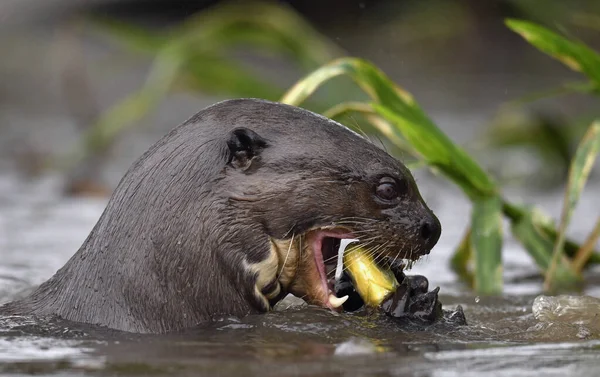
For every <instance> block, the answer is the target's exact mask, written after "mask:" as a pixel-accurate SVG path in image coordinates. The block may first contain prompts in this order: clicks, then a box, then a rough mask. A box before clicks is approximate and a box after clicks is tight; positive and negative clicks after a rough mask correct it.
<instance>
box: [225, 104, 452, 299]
mask: <svg viewBox="0 0 600 377" xmlns="http://www.w3.org/2000/svg"><path fill="white" fill-rule="evenodd" d="M227 117H228V116H226V117H225V118H227ZM235 119H236V120H235V121H234V120H233V119H232V120H231V121H230V123H233V124H237V125H238V126H236V127H234V128H233V129H232V130H231V131H230V132H229V138H228V141H227V146H228V152H229V159H228V164H227V166H226V167H225V169H224V173H223V177H222V180H221V181H220V185H219V186H220V188H221V189H222V190H223V193H224V195H226V197H227V210H226V211H225V212H226V213H224V214H223V215H224V216H237V217H236V219H237V221H239V222H240V224H244V226H246V227H247V228H248V229H253V232H255V233H259V234H260V236H259V237H258V239H261V240H262V242H264V244H265V247H268V248H269V251H268V252H266V253H265V254H264V255H263V257H262V258H259V259H258V260H256V258H255V260H254V262H251V263H248V264H247V269H248V270H249V271H250V272H251V273H253V274H254V275H255V278H256V280H255V284H256V287H255V294H256V296H257V297H258V299H259V300H262V301H263V302H264V303H265V305H267V306H268V305H269V304H273V303H274V302H276V301H277V300H278V299H279V298H281V297H282V296H283V295H284V294H285V293H288V292H289V293H292V294H294V295H295V296H298V297H301V298H303V299H304V300H305V301H307V302H309V303H312V304H316V305H320V306H324V307H330V308H336V307H339V306H340V305H341V302H339V300H336V298H335V296H333V295H332V289H333V279H332V278H333V271H332V270H333V267H334V266H335V264H336V258H337V250H338V247H339V243H340V239H342V238H356V239H358V240H359V244H360V245H361V246H362V247H364V248H366V249H368V250H370V251H371V252H372V253H373V254H374V256H375V260H377V261H382V260H384V259H389V260H394V259H407V260H417V259H418V258H420V257H421V256H423V255H425V254H428V253H429V252H430V250H431V249H432V247H433V246H434V245H435V244H436V242H437V241H438V239H439V237H440V232H441V225H440V222H439V221H438V219H437V218H436V216H435V215H434V214H433V213H432V211H431V210H430V209H429V208H428V207H427V205H426V204H425V202H424V201H423V199H422V197H421V195H420V193H419V190H418V188H417V186H416V184H415V181H414V179H413V177H412V175H411V173H410V171H409V170H408V169H407V168H406V167H405V166H404V165H403V164H402V163H401V162H399V161H398V160H396V159H395V158H393V157H392V156H390V155H389V154H388V153H386V152H385V151H383V150H382V149H380V148H378V147H377V146H375V145H373V144H372V143H371V142H370V141H368V140H366V139H365V138H363V137H361V136H360V135H358V134H356V133H354V132H352V131H350V130H349V129H347V128H345V127H344V126H342V125H340V124H338V123H336V122H333V121H331V120H329V119H327V118H324V117H322V116H320V115H317V114H314V113H312V112H309V111H306V110H302V109H299V108H296V107H292V106H287V105H282V104H274V103H270V102H265V101H249V100H240V101H239V102H238V106H237V109H236V117H235ZM223 120H224V119H223ZM240 120H242V121H240ZM241 124H243V126H240V125H241ZM227 212H228V213H227ZM254 236H256V234H254ZM253 242H255V241H253Z"/></svg>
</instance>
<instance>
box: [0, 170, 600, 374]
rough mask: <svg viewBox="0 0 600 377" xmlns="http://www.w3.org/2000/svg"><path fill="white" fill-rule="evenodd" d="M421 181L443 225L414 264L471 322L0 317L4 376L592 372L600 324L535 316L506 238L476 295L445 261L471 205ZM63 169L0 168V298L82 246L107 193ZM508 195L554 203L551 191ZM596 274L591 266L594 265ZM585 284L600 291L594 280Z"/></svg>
mask: <svg viewBox="0 0 600 377" xmlns="http://www.w3.org/2000/svg"><path fill="white" fill-rule="evenodd" d="M418 179H419V187H420V188H421V190H422V191H423V196H424V197H425V199H426V200H427V201H428V203H429V204H430V206H431V207H432V208H433V210H434V211H435V212H436V214H437V215H438V216H439V217H440V220H441V222H442V224H443V228H444V230H443V234H442V238H441V239H440V242H439V244H438V245H437V246H436V248H435V249H434V250H433V252H432V253H431V254H430V255H429V256H427V257H426V258H425V259H423V260H422V261H420V262H419V263H418V264H417V266H416V267H415V268H414V269H413V271H412V272H413V273H420V274H423V275H425V276H427V277H428V278H429V280H430V285H431V286H432V287H435V286H440V287H441V292H440V293H441V295H440V299H441V301H442V302H443V303H444V307H445V309H453V308H455V307H456V306H457V305H461V306H462V307H463V308H464V310H465V315H466V317H467V321H468V326H464V327H454V326H445V325H443V324H439V325H435V326H432V327H429V328H415V327H407V326H406V325H401V324H399V323H398V322H396V321H395V320H393V319H391V318H388V317H385V316H383V315H380V314H378V313H365V312H360V313H345V314H334V313H331V312H328V311H326V310H323V309H320V308H314V307H308V306H306V305H304V304H302V303H300V302H299V301H298V300H294V299H293V298H291V297H290V298H288V299H286V300H285V301H284V302H282V303H281V304H280V305H278V307H277V311H275V312H272V313H268V314H266V315H253V316H248V317H246V318H242V319H237V318H223V319H221V320H219V321H216V322H214V323H209V324H205V325H202V326H200V327H198V328H196V329H193V330H189V331H186V332H185V333H182V334H171V335H160V336H155V335H152V336H149V335H134V334H126V333H120V332H114V331H107V330H102V329H98V328H91V327H86V326H82V325H78V324H73V323H69V322H60V323H58V324H57V323H52V324H48V325H47V326H40V325H39V324H34V323H32V322H31V321H30V319H27V318H19V317H11V318H3V319H2V320H0V372H1V373H3V374H5V375H22V374H30V373H35V374H41V375H65V376H72V375H124V376H125V375H158V376H160V375H206V376H288V375H290V376H358V375H360V376H455V375H456V376H458V375H461V376H479V375H483V374H484V373H488V374H490V375H499V376H553V375H561V376H564V375H569V376H579V375H581V376H583V375H585V376H590V375H595V373H596V371H597V368H600V352H599V351H598V348H599V347H600V341H599V339H600V337H599V334H597V333H595V332H594V331H589V329H586V328H582V326H580V325H577V324H575V323H572V324H570V323H562V324H547V323H540V322H538V321H537V320H536V319H535V318H534V316H533V314H532V311H531V305H532V303H533V300H534V298H535V297H536V296H537V295H538V294H539V293H540V288H541V279H540V278H539V276H538V275H537V270H536V268H535V267H534V265H533V264H532V263H531V261H530V259H529V257H528V256H527V255H526V254H525V253H524V252H523V251H522V250H521V249H520V247H519V246H518V245H517V244H516V243H514V241H512V240H511V239H510V238H507V240H506V242H507V244H506V245H505V254H504V265H505V277H506V280H507V284H506V289H505V291H506V294H505V296H503V297H500V298H479V297H476V296H474V295H473V294H471V293H470V291H469V290H468V289H467V288H466V287H465V286H464V285H463V284H462V283H461V282H460V281H458V280H457V279H456V276H455V275H454V274H453V273H452V272H451V271H450V269H449V268H448V260H449V258H450V256H451V253H452V251H453V249H454V247H455V246H456V245H457V243H458V241H459V240H460V237H461V236H462V234H463V232H464V229H465V226H466V224H467V222H468V218H469V210H470V207H469V203H468V202H467V201H466V199H465V198H463V197H462V195H461V194H460V193H459V192H458V191H456V190H455V189H454V188H452V187H450V186H448V184H447V183H445V182H443V181H439V180H437V179H435V178H431V177H428V176H426V175H423V176H420V177H418ZM593 185H594V186H590V187H591V188H588V190H587V191H586V194H585V195H584V197H583V199H582V204H581V205H580V207H579V208H578V210H577V212H576V214H575V216H574V217H575V220H574V223H573V226H572V227H571V235H572V236H574V237H576V238H581V237H584V236H585V234H586V232H587V231H588V229H589V227H591V222H592V221H591V219H594V218H595V216H597V214H598V213H600V210H599V207H598V202H597V194H596V195H594V192H595V193H597V192H600V190H599V188H600V186H598V183H593ZM60 189H61V179H60V177H59V176H46V177H44V178H42V179H36V180H33V181H25V180H23V179H20V178H18V177H17V176H16V175H12V174H8V173H7V174H3V175H0V261H1V262H0V303H1V302H6V301H8V300H11V299H13V298H15V297H18V296H21V295H24V294H27V292H29V291H30V290H31V289H32V288H33V287H35V286H36V285H37V284H40V283H41V282H43V281H44V280H45V279H47V278H48V277H50V276H51V275H52V274H53V273H54V272H55V271H56V270H57V269H58V268H60V267H61V266H62V265H63V264H64V262H65V261H66V260H67V259H68V258H69V257H70V256H71V255H72V254H73V253H74V252H75V251H76V250H77V248H78V247H79V246H80V244H81V243H82V242H83V240H84V239H85V237H86V236H87V234H88V232H89V231H90V230H91V228H92V227H93V225H94V224H95V222H96V221H97V219H98V218H99V216H100V214H101V213H102V211H103V209H104V206H105V204H106V200H105V199H89V198H86V199H81V198H65V197H62V196H61V195H60ZM507 195H509V196H510V197H511V198H514V199H515V200H519V199H522V200H526V201H528V202H534V203H537V204H540V205H542V206H543V208H544V209H545V210H547V211H548V212H550V213H551V214H552V215H554V216H556V215H557V214H558V213H560V203H561V202H560V200H561V193H560V191H558V190H557V191H555V192H548V193H544V194H541V193H537V194H529V195H524V194H523V193H520V192H517V191H515V192H509V193H507ZM590 274H591V276H592V278H594V277H596V276H597V275H598V274H597V272H591V273H590ZM587 293H589V294H592V295H594V294H596V295H597V294H598V293H600V292H599V290H598V289H597V288H594V287H589V288H588V289H587Z"/></svg>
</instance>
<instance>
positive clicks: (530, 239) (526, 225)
mask: <svg viewBox="0 0 600 377" xmlns="http://www.w3.org/2000/svg"><path fill="white" fill-rule="evenodd" d="M518 209H519V210H523V211H522V213H521V214H520V216H519V217H518V218H514V219H513V221H512V222H511V231H512V233H513V235H514V237H515V238H516V239H517V240H519V241H520V242H521V244H523V246H524V247H525V249H526V250H527V252H528V253H529V255H531V257H532V258H533V260H534V261H535V263H536V264H537V265H538V267H539V268H540V270H541V271H546V270H547V269H548V268H549V267H550V263H551V261H552V249H553V247H554V243H555V242H554V239H553V238H551V237H550V236H549V235H548V233H547V232H546V231H545V230H544V229H546V228H548V227H552V226H551V224H552V219H551V218H549V217H548V216H546V215H544V214H543V213H542V212H540V211H539V210H537V209H522V208H519V207H518ZM567 266H568V261H565V263H561V264H558V265H557V268H556V272H555V274H554V278H555V282H556V283H558V285H560V286H561V287H563V288H565V289H571V288H574V287H576V286H577V284H579V282H580V277H579V276H578V275H577V274H576V273H574V272H573V271H572V270H571V269H570V268H568V267H567Z"/></svg>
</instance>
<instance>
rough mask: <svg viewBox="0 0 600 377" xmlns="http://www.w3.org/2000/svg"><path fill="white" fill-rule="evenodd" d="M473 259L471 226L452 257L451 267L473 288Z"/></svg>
mask: <svg viewBox="0 0 600 377" xmlns="http://www.w3.org/2000/svg"><path fill="white" fill-rule="evenodd" d="M472 259H473V243H472V242H471V228H469V229H467V231H466V233H465V235H464V236H463V238H462V240H461V241H460V244H459V245H458V247H457V248H456V251H455V252H454V255H453V256H452V259H450V267H451V268H452V270H454V272H456V274H457V275H458V277H459V278H460V279H461V280H463V281H464V282H465V283H467V284H468V285H469V286H470V287H471V288H472V287H473V286H474V283H475V276H474V274H473V271H472V268H470V266H469V264H470V262H471V261H472Z"/></svg>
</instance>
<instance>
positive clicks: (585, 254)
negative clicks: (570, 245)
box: [573, 217, 600, 273]
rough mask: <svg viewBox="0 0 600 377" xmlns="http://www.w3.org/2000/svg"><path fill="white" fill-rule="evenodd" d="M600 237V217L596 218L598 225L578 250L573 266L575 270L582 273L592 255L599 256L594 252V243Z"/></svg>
mask: <svg viewBox="0 0 600 377" xmlns="http://www.w3.org/2000/svg"><path fill="white" fill-rule="evenodd" d="M598 239H600V217H598V220H596V225H594V229H592V231H591V232H590V235H589V236H588V238H587V239H586V240H585V242H584V243H583V245H581V248H580V249H579V250H578V251H577V254H576V255H575V258H574V260H573V268H574V269H575V271H577V272H579V273H581V271H582V270H583V268H584V267H585V265H586V264H587V263H588V262H589V261H590V260H591V259H592V257H594V256H597V254H595V253H594V245H596V242H598Z"/></svg>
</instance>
